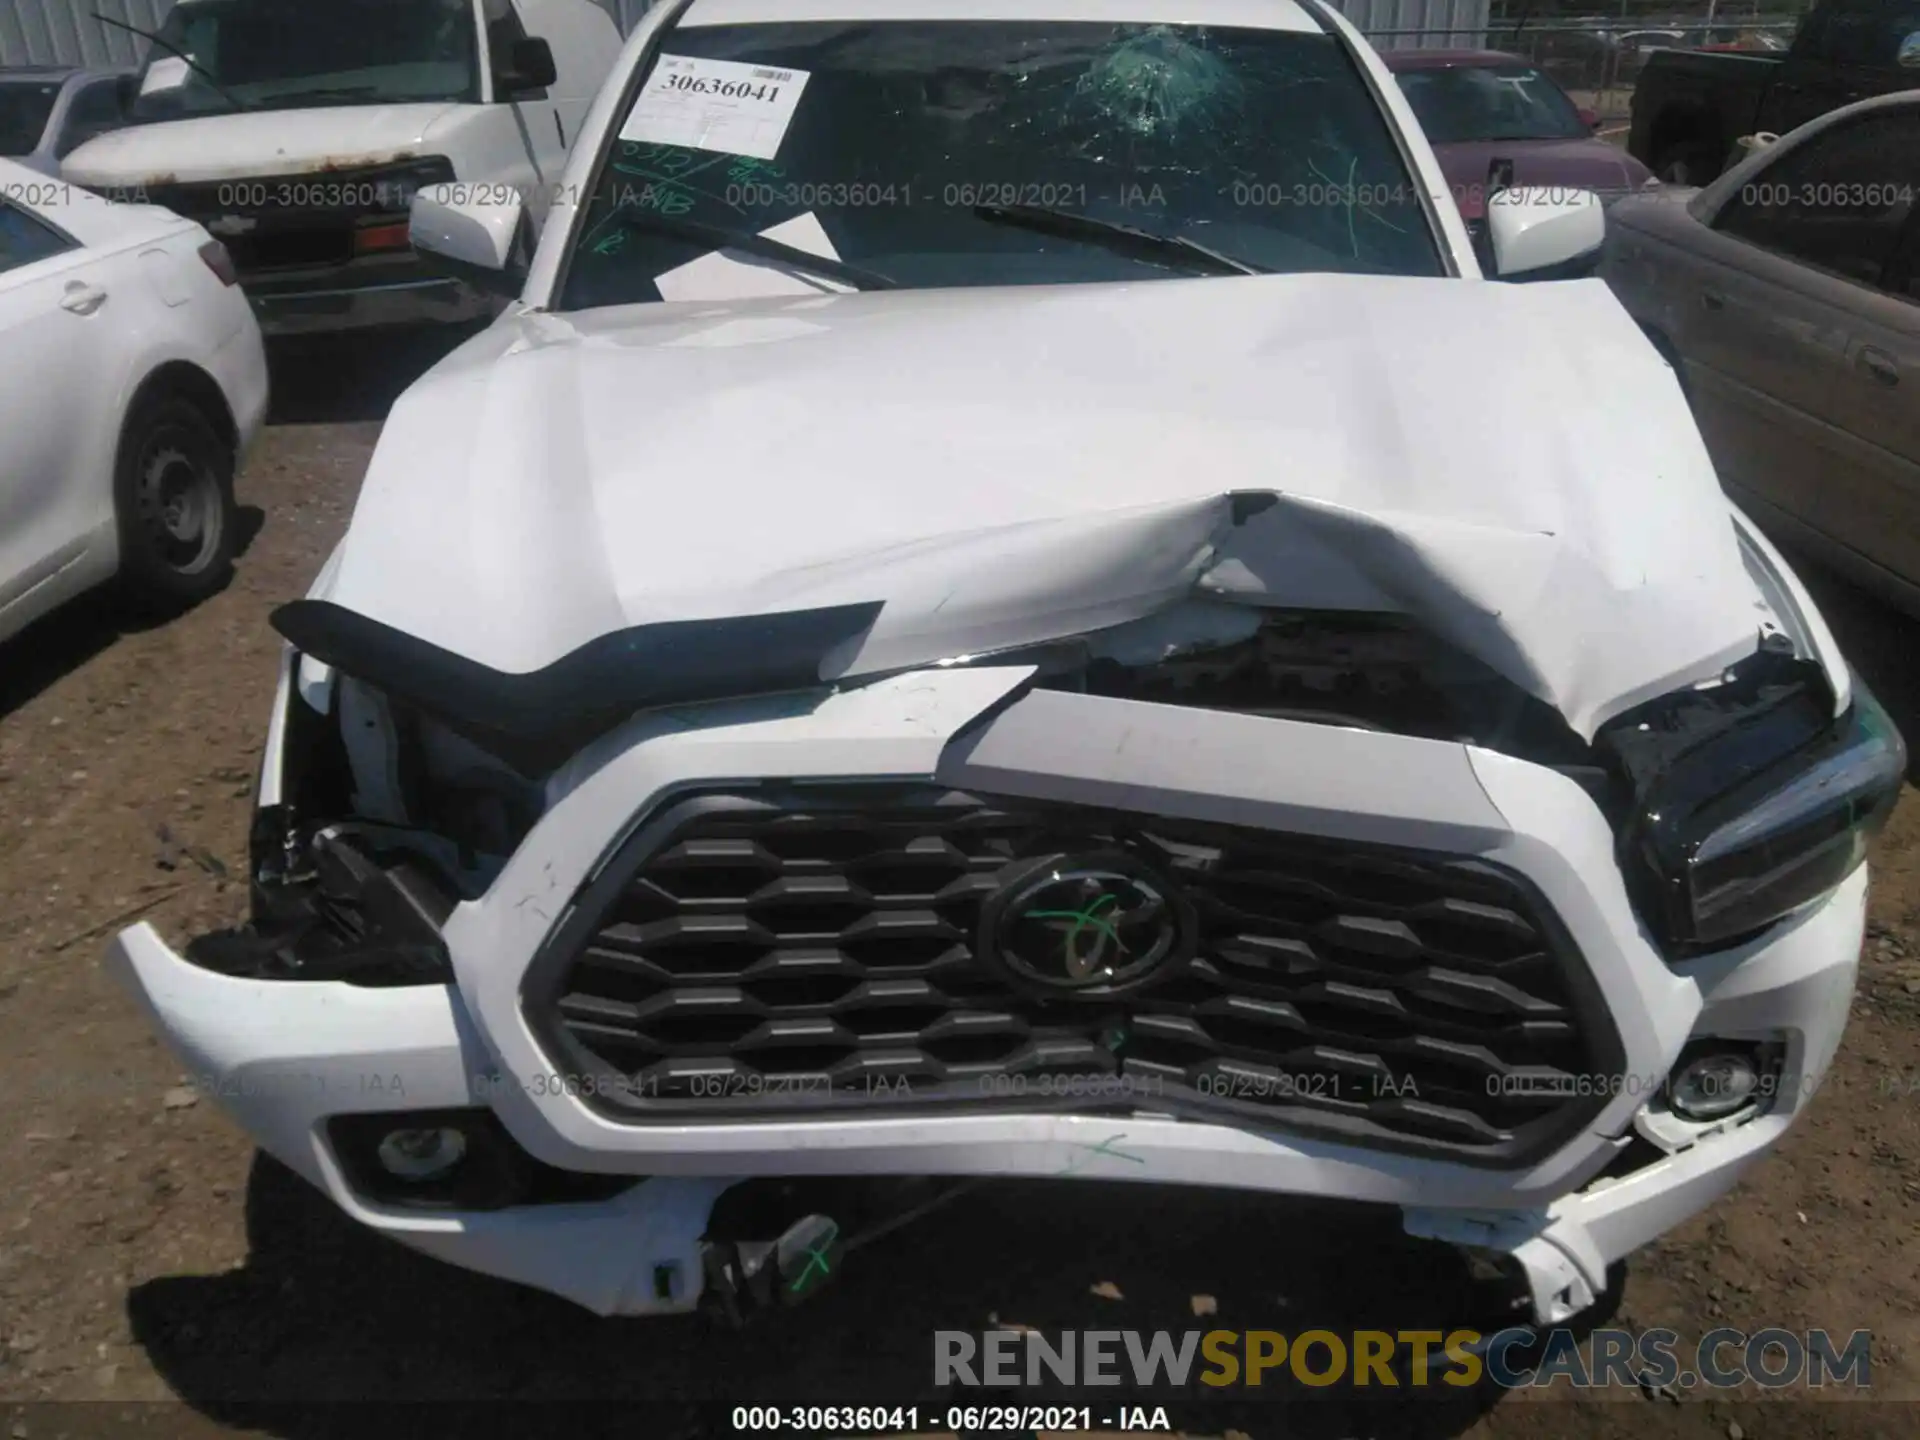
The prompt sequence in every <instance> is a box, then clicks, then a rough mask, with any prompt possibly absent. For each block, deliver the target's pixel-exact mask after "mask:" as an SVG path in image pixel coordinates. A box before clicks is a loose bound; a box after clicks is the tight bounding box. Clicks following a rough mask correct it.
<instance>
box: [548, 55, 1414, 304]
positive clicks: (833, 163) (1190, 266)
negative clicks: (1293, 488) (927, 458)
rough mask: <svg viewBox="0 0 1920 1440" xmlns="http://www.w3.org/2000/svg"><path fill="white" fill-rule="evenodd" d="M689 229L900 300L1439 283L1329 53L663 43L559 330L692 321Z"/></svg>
mask: <svg viewBox="0 0 1920 1440" xmlns="http://www.w3.org/2000/svg"><path fill="white" fill-rule="evenodd" d="M1061 215H1065V216H1066V217H1068V218H1069V219H1080V220H1085V221H1091V222H1092V223H1080V224H1070V225H1064V226H1063V225H1061V224H1059V223H1057V222H1058V219H1059V217H1060V216H1061ZM650 217H662V218H664V219H668V220H679V221H682V222H685V223H682V224H680V225H668V224H664V223H660V219H659V218H650ZM696 226H697V227H700V228H703V229H705V230H707V231H717V230H722V229H724V230H727V231H730V232H733V233H736V234H738V233H745V234H750V235H760V234H764V233H765V232H768V231H770V230H772V229H773V228H774V227H776V226H778V227H781V228H780V229H779V230H778V232H777V233H775V234H774V235H772V237H771V238H772V239H774V240H778V241H783V242H786V243H789V244H792V245H798V246H801V247H803V248H807V249H810V250H811V251H812V253H816V254H830V255H831V256H832V257H835V258H838V259H839V260H842V261H844V262H846V263H847V264H848V265H854V266H858V267H861V268H862V270H864V271H866V272H870V273H871V274H872V275H876V276H881V277H885V279H886V280H888V281H890V282H891V283H892V284H894V285H897V286H914V287H933V286H966V285H1008V284H1026V283H1037V284H1048V283H1060V282H1071V281H1095V280H1134V279H1142V278H1149V279H1150V278H1157V277H1162V276H1169V275H1183V274H1221V273H1231V272H1232V271H1234V270H1235V269H1248V270H1273V271H1350V272H1361V273H1369V274H1399V275H1442V274H1445V273H1446V271H1445V270H1444V268H1443V266H1442V262H1441V259H1440V254H1439V250H1438V248H1437V246H1436V243H1435V239H1434V234H1433V229H1432V226H1431V224H1430V222H1429V220H1428V217H1427V211H1426V210H1425V209H1424V208H1423V205H1422V202H1421V199H1420V196H1419V194H1418V192H1417V190H1416V187H1415V186H1414V184H1413V181H1412V179H1411V177H1410V175H1409V173H1408V171H1407V168H1406V166H1405V164H1404V162H1403V161H1402V159H1401V156H1400V153H1399V150H1398V148H1397V146H1396V144H1395V142H1394V137H1393V135H1392V133H1391V132H1390V131H1389V129H1388V127H1387V124H1386V122H1385V119H1384V118H1383V115H1382V112H1381V110H1380V107H1379V104H1378V102H1377V101H1376V100H1375V98H1374V96H1373V94H1372V92H1371V91H1370V90H1369V89H1368V88H1367V85H1366V83H1365V81H1364V80H1363V79H1362V77H1361V75H1360V73H1359V72H1358V71H1357V70H1356V69H1355V68H1354V66H1353V64H1352V62H1351V61H1350V60H1349V59H1348V57H1347V55H1346V53H1345V51H1343V50H1342V49H1341V48H1340V46H1339V45H1338V44H1337V42H1336V41H1335V40H1334V39H1332V38H1331V37H1330V36H1327V35H1324V34H1320V33H1318V32H1313V33H1303V32H1294V31H1285V30H1237V29H1221V28H1214V27H1205V28H1202V27H1198V26H1189V25H1153V26H1143V25H1112V24H1087V23H1061V22H1052V21H1048V22H1037V21H993V22H986V21H947V22H928V23H905V22H902V23H897V24H878V25H876V24H871V23H845V24H837V23H836V24H827V23H808V24H797V23H796V24H768V25H738V26H715V27H695V28H691V29H679V30H675V31H672V32H669V33H668V34H667V35H666V36H665V37H664V40H663V43H662V46H661V54H660V56H659V57H658V59H657V60H656V63H655V65H654V67H653V68H652V70H651V71H650V72H649V74H648V76H647V78H646V80H645V81H644V83H643V84H642V86H641V87H640V89H639V91H638V93H637V96H636V99H635V102H634V104H633V106H632V108H631V109H630V111H629V113H628V115H627V117H626V119H625V121H624V122H623V123H622V125H621V129H620V135H619V138H618V139H616V141H615V142H614V144H613V147H612V150H611V153H610V155H609V156H608V158H607V160H606V161H605V162H604V164H603V168H602V170H601V172H600V175H599V177H598V179H597V180H596V182H595V184H594V188H593V190H592V192H591V194H590V195H589V197H588V203H587V205H586V207H585V212H584V215H583V217H582V219H581V221H580V223H579V224H578V226H577V228H576V231H575V233H574V237H573V240H572V244H571V250H570V255H569V258H568V260H567V268H566V271H565V275H566V280H565V284H564V287H563V290H562V294H561V299H560V308H563V309H585V308H591V307H594V306H601V305H619V304H630V303H635V302H641V301H650V300H661V299H668V298H681V296H682V295H684V294H686V290H685V288H684V287H683V286H681V285H680V284H679V283H678V281H677V279H675V280H669V282H668V284H667V285H666V286H665V287H664V290H663V287H662V285H661V284H659V283H658V281H659V277H662V276H664V275H667V274H668V273H669V272H674V271H677V270H678V269H679V268H680V267H682V266H686V265H688V264H689V263H690V262H692V261H694V260H697V259H699V258H700V257H701V256H702V255H706V254H710V253H711V251H712V250H713V248H714V247H713V244H712V243H711V237H710V236H708V237H707V238H705V239H702V238H697V237H695V236H694V234H693V233H692V232H693V228H694V227H696ZM1118 227H1125V229H1127V230H1131V231H1133V232H1135V234H1133V235H1131V236H1128V235H1126V234H1123V233H1119V231H1118ZM1141 232H1144V234H1145V237H1146V238H1145V239H1144V240H1143V239H1142V233H1141ZM1155 237H1163V238H1165V239H1167V240H1170V241H1172V242H1173V243H1171V244H1158V245H1156V244H1154V243H1152V242H1153V240H1154V238H1155ZM829 247H830V248H829ZM1198 247H1205V248H1206V249H1209V250H1211V251H1212V252H1214V257H1215V258H1213V259H1208V258H1207V257H1206V256H1204V255H1202V254H1201V253H1200V252H1199V249H1198ZM1218 257H1226V259H1227V261H1228V262H1230V263H1221V262H1220V259H1219V258H1218Z"/></svg>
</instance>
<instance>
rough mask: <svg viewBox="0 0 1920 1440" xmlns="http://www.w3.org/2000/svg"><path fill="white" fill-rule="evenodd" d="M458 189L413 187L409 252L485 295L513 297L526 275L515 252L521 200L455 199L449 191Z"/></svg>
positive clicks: (408, 228)
mask: <svg viewBox="0 0 1920 1440" xmlns="http://www.w3.org/2000/svg"><path fill="white" fill-rule="evenodd" d="M462 188H465V187H461V186H454V185H428V186H425V187H424V188H422V189H420V190H417V191H415V192H414V196H413V206H412V209H411V210H410V212H409V213H408V217H407V230H408V238H409V239H410V240H411V241H412V243H413V248H414V251H415V253H417V254H418V255H419V256H420V259H421V261H422V263H424V264H425V265H427V266H428V268H430V269H433V270H438V271H439V272H440V273H441V274H443V275H448V276H451V277H452V278H453V279H455V280H464V281H465V282H466V283H467V284H469V285H471V286H473V287H474V288H475V289H476V290H482V291H485V292H486V293H487V294H489V295H497V296H499V297H501V298H502V299H506V300H512V299H515V298H517V297H518V296H519V294H520V289H521V286H523V285H524V284H525V283H526V279H527V277H526V273H525V271H524V270H523V269H522V267H521V266H520V265H518V264H517V263H515V257H514V239H515V237H516V236H518V235H519V233H520V223H521V216H520V201H519V199H518V198H517V197H510V198H507V199H501V200H486V201H461V202H457V203H456V202H455V201H454V200H453V199H452V196H453V195H454V194H456V193H457V192H458V191H459V190H460V189H462ZM436 192H438V193H436Z"/></svg>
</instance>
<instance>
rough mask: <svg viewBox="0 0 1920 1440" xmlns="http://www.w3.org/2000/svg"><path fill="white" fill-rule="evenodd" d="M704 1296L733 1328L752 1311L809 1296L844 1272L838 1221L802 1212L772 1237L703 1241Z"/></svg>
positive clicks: (771, 1307) (743, 1322) (744, 1322)
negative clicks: (764, 1238)
mask: <svg viewBox="0 0 1920 1440" xmlns="http://www.w3.org/2000/svg"><path fill="white" fill-rule="evenodd" d="M701 1251H702V1262H703V1266H704V1269H705V1271H706V1280H707V1284H706V1299H707V1302H708V1304H709V1305H710V1307H711V1308H712V1309H713V1310H715V1311H716V1312H717V1313H718V1314H719V1316H720V1318H721V1319H723V1320H725V1321H726V1322H727V1324H728V1325H730V1326H732V1327H733V1328H734V1329H736V1330H737V1329H739V1328H740V1327H741V1326H743V1325H745V1324H746V1322H747V1320H748V1319H749V1318H750V1317H751V1316H752V1315H754V1314H756V1313H758V1312H760V1311H763V1310H770V1309H775V1308H778V1307H782V1306H793V1305H798V1304H799V1303H800V1302H801V1301H803V1300H806V1299H809V1298H811V1297H812V1296H813V1295H814V1294H815V1293H816V1292H817V1291H819V1290H820V1289H822V1288H823V1287H824V1286H825V1285H826V1284H827V1282H828V1281H829V1280H831V1279H833V1278H834V1277H835V1276H837V1275H838V1274H839V1273H840V1262H841V1260H842V1258H843V1257H844V1256H845V1254H846V1244H845V1240H844V1237H843V1236H842V1235H841V1232H840V1225H839V1222H837V1221H835V1220H833V1219H831V1218H830V1217H828V1216H825V1215H803V1216H801V1217H800V1218H799V1219H798V1220H796V1221H794V1222H793V1223H792V1224H791V1225H789V1226H788V1227H787V1228H786V1229H785V1230H783V1231H781V1232H780V1235H779V1238H777V1239H774V1240H708V1241H705V1242H704V1243H703V1244H702V1247H701Z"/></svg>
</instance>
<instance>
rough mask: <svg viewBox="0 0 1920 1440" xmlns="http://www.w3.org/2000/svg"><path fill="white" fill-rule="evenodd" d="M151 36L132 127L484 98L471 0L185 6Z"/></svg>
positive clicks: (209, 1) (199, 1)
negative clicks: (239, 110)
mask: <svg viewBox="0 0 1920 1440" xmlns="http://www.w3.org/2000/svg"><path fill="white" fill-rule="evenodd" d="M156 33H157V34H158V35H159V36H160V38H161V39H162V40H164V41H166V42H167V43H166V44H165V45H157V44H156V45H150V46H149V47H148V50H147V59H146V65H145V68H144V69H142V70H141V72H140V97H139V99H138V100H137V101H136V102H135V103H134V106H133V110H132V116H131V118H132V119H134V120H135V121H143V120H171V119H177V118H179V117H180V116H183V115H207V114H217V113H224V112H228V111H231V110H233V109H234V108H235V106H234V104H233V103H232V101H230V100H228V99H227V98H226V97H224V96H223V95H222V94H221V93H220V92H221V90H222V89H224V90H226V91H228V92H230V94H231V95H232V96H233V98H234V99H237V100H239V101H241V102H242V103H243V104H245V105H246V106H247V107H248V108H253V109H286V108H290V107H293V106H299V105H311V104H328V105H334V104H340V105H353V104H370V105H371V104H391V103H396V102H403V101H409V100H477V99H478V98H479V93H480V91H479V66H478V63H477V54H478V51H477V46H476V44H475V41H474V26H473V7H472V4H471V0H324V3H316V0H180V3H179V4H177V5H175V6H174V7H173V9H172V10H171V11H169V12H168V14H167V18H166V22H165V23H164V24H163V25H162V26H161V27H160V29H159V30H158V31H157V32H156ZM169 47H171V48H169ZM175 51H179V52H181V54H175V53H174V52H175ZM182 54H183V55H186V56H190V57H191V58H192V60H193V64H191V65H189V64H188V63H187V62H186V60H184V59H182V58H181V55H182Z"/></svg>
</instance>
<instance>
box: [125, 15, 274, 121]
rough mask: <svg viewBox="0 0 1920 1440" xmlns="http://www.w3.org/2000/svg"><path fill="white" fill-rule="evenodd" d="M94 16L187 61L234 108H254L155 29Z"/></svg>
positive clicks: (188, 65) (194, 71) (191, 68)
mask: <svg viewBox="0 0 1920 1440" xmlns="http://www.w3.org/2000/svg"><path fill="white" fill-rule="evenodd" d="M93 18H94V19H96V20H98V21H99V22H100V23H101V24H102V25H111V26H113V27H114V28H115V29H116V30H124V31H126V32H127V33H128V34H129V35H138V36H139V37H140V38H141V39H142V40H145V41H147V42H148V43H149V44H153V45H158V46H159V47H160V48H161V49H162V50H164V51H166V52H167V53H168V54H169V55H172V56H174V57H175V58H176V59H179V60H184V61H186V64H187V68H188V69H189V70H191V71H193V73H194V74H196V75H198V76H199V77H200V78H201V79H202V80H204V81H206V82H207V84H208V85H210V86H212V87H213V91H214V93H215V94H216V95H218V96H219V97H220V98H221V99H222V100H224V101H226V102H227V103H228V104H229V105H231V106H233V108H234V109H236V110H251V109H253V106H251V105H249V104H248V103H247V102H246V101H244V100H242V99H241V98H240V97H239V96H238V95H236V94H234V93H233V92H232V91H231V90H229V89H227V87H226V86H224V85H222V84H221V83H220V82H219V81H218V80H216V79H214V78H213V74H212V72H211V71H209V70H208V69H207V67H206V66H204V65H202V64H201V63H200V62H199V61H198V60H196V59H194V58H193V56H191V55H189V54H187V52H186V51H184V50H182V49H181V48H180V47H179V46H178V45H175V44H174V43H173V42H172V41H170V40H162V39H161V38H160V37H159V36H158V35H156V34H154V33H153V31H151V30H142V29H141V28H140V27H139V26H138V25H129V24H127V22H126V21H124V20H116V19H114V18H113V17H112V16H111V15H102V14H101V13H100V12H99V11H98V10H96V11H94V12H93Z"/></svg>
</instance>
